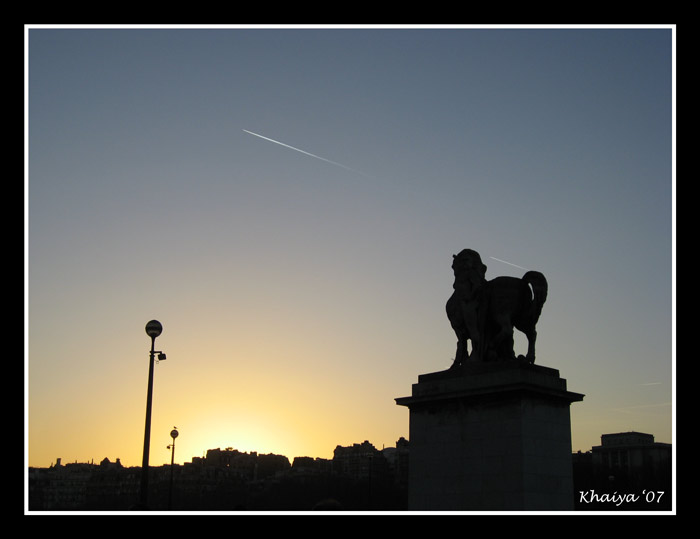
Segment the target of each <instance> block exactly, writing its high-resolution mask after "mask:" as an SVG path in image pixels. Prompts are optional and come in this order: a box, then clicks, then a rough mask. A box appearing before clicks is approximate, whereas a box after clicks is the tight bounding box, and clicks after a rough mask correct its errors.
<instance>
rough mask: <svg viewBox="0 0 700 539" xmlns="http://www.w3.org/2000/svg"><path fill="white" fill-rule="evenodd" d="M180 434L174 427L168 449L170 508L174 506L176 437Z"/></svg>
mask: <svg viewBox="0 0 700 539" xmlns="http://www.w3.org/2000/svg"><path fill="white" fill-rule="evenodd" d="M178 434H180V433H179V432H178V431H177V427H173V430H171V431H170V436H171V437H172V439H173V443H172V444H170V445H169V446H168V449H170V452H171V454H170V493H169V494H168V509H169V510H170V509H172V507H173V466H174V465H175V438H177V436H178Z"/></svg>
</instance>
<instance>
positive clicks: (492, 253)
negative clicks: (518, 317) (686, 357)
mask: <svg viewBox="0 0 700 539" xmlns="http://www.w3.org/2000/svg"><path fill="white" fill-rule="evenodd" d="M27 31H28V34H27V35H28V40H27V59H28V63H27V66H28V70H27V76H28V79H27V81H28V86H27V87H28V94H27V95H28V99H27V105H28V107H27V110H28V124H27V125H28V137H27V149H28V157H27V164H28V173H27V194H28V218H27V225H28V241H27V251H26V253H27V261H28V271H27V274H26V275H27V289H28V293H27V296H26V301H27V307H28V315H27V318H26V329H27V331H26V339H27V350H28V352H27V353H26V355H25V362H26V375H27V384H26V387H27V390H28V397H27V442H28V451H27V458H28V464H29V465H30V466H38V467H48V466H50V465H51V464H52V463H54V462H55V461H56V459H57V458H61V459H62V460H63V462H74V461H78V462H89V461H92V460H94V461H95V462H99V461H100V460H102V459H103V458H105V457H107V458H109V459H110V460H111V461H114V460H115V459H116V458H120V459H121V462H122V463H123V464H124V465H126V466H140V465H141V457H142V450H143V433H144V418H145V404H146V390H147V379H148V351H149V349H150V339H149V338H148V336H147V335H146V333H145V330H144V327H145V325H146V323H147V322H148V321H149V320H151V319H157V320H159V321H160V322H161V323H162V324H163V328H164V329H163V333H162V335H161V336H160V337H159V338H158V339H157V340H156V348H157V349H160V350H163V351H164V352H165V353H166V354H167V358H168V359H167V360H165V361H162V362H160V363H158V364H157V365H156V366H155V380H154V404H153V425H152V433H151V458H150V463H151V464H152V465H160V464H164V463H169V462H170V451H169V450H168V449H167V447H166V446H167V445H168V444H169V443H170V442H171V438H170V435H169V433H170V431H171V429H172V428H173V426H177V428H178V429H179V431H180V437H179V438H178V439H177V449H176V454H175V461H176V462H178V463H182V462H189V461H191V459H192V457H197V456H202V455H203V454H204V453H205V452H206V451H207V450H208V449H213V448H219V447H220V448H225V447H234V448H236V449H239V450H241V451H258V452H260V453H270V452H271V453H278V454H283V455H286V456H287V457H288V458H289V459H290V461H291V460H292V459H293V458H294V457H295V456H311V457H323V458H332V456H333V450H334V448H335V447H336V445H338V444H340V445H351V444H353V443H360V442H362V441H364V440H369V441H370V442H371V443H373V444H374V445H375V446H376V447H378V448H381V447H382V446H387V447H389V446H393V445H394V444H395V442H396V440H397V439H398V438H400V437H401V436H404V437H406V438H408V437H409V431H408V419H409V413H408V409H407V408H405V407H401V406H397V405H396V403H395V402H394V399H395V398H397V397H404V396H408V395H410V392H411V384H413V383H415V382H417V378H418V375H420V374H423V373H428V372H434V371H439V370H443V369H446V368H448V367H449V366H450V364H451V362H452V358H453V357H454V353H455V345H456V337H455V335H454V333H453V332H452V329H451V328H450V324H449V321H448V320H447V317H446V315H445V308H444V307H445V302H446V301H447V299H448V298H449V296H450V294H451V293H452V282H453V275H452V270H451V267H450V264H451V262H452V254H453V253H457V252H459V251H460V250H461V249H463V248H472V249H475V250H477V251H479V252H480V253H481V256H482V259H483V261H484V263H485V264H486V265H487V266H488V270H487V273H486V276H487V278H489V279H492V278H494V277H497V276H499V275H513V276H518V277H519V276H522V274H523V273H524V271H523V270H522V269H520V268H519V267H515V266H514V265H511V264H515V265H516V266H520V267H522V268H527V269H537V270H539V271H542V272H543V273H544V274H545V275H546V277H547V279H548V281H549V296H548V299H547V303H546V304H545V306H544V310H543V313H542V316H541V318H540V322H539V324H538V343H537V363H538V364H541V365H545V366H547V367H551V368H555V369H558V370H559V372H560V375H561V376H562V377H563V378H565V379H567V381H568V387H569V389H570V390H571V391H575V392H579V393H584V394H585V395H586V397H585V399H584V401H583V402H579V403H574V404H573V405H572V408H571V417H572V445H573V449H574V450H579V449H580V450H584V451H585V450H589V449H590V448H591V447H592V446H593V445H598V444H599V443H600V435H601V434H603V433H611V432H622V431H630V430H636V431H641V432H647V433H651V434H653V435H654V436H655V437H656V440H657V441H661V442H672V441H673V416H672V412H673V408H672V403H673V402H674V392H673V388H674V375H673V372H674V371H673V365H674V358H675V354H674V346H675V344H674V343H675V340H674V330H673V327H674V326H673V320H674V316H673V313H674V309H675V307H674V305H675V304H674V302H673V298H674V288H673V284H674V271H675V270H674V267H675V266H674V260H675V258H674V245H675V243H674V222H675V221H674V182H675V175H674V122H673V120H674V108H673V103H674V86H673V85H674V77H673V73H674V65H675V64H674V60H673V52H674V47H673V44H674V34H673V31H674V29H673V28H672V27H655V28H643V29H640V28H633V29H628V28H625V29H620V28H603V29H570V28H560V29H557V28H546V29H511V28H509V29H485V28H481V29H470V28H449V29H447V28H412V29H406V28H384V29H360V28H351V29H339V28H326V29H301V28H297V29H283V28H265V29H260V28H226V29H220V28H197V29H195V28H187V29H182V28H175V29H167V28H150V29H149V28H138V29H104V28H94V29H89V28H78V29H76V28H48V27H29V28H28V29H27ZM250 132H252V133H256V134H259V135H262V136H264V137H268V138H269V139H272V140H275V141H279V142H281V143H284V144H286V145H289V146H292V147H293V148H298V149H301V150H303V151H305V152H308V153H309V154H313V156H312V155H308V154H304V153H301V152H299V151H295V150H294V149H291V148H289V147H285V146H282V145H280V144H275V143H273V142H271V141H268V140H265V139H263V138H260V137H257V136H253V135H252V134H251V133H250ZM314 156H317V157H320V158H321V159H319V158H316V157H314ZM506 262H509V263H510V264H508V263H506ZM516 342H517V346H518V348H517V349H516V351H517V352H524V341H523V340H522V339H521V338H520V337H518V340H517V341H516Z"/></svg>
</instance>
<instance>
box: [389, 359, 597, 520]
mask: <svg viewBox="0 0 700 539" xmlns="http://www.w3.org/2000/svg"><path fill="white" fill-rule="evenodd" d="M580 400H583V395H581V394H578V393H572V392H570V391H567V389H566V380H564V379H562V378H560V377H559V372H558V371H557V370H555V369H550V368H547V367H542V366H539V365H530V364H526V363H522V362H503V363H474V364H467V365H466V366H465V367H463V368H460V369H455V370H447V371H442V372H436V373H431V374H424V375H421V376H419V377H418V383H417V384H414V385H413V391H412V395H411V396H410V397H403V398H398V399H396V402H397V404H399V405H401V406H407V407H408V408H409V411H410V421H409V429H410V431H409V441H410V457H409V486H408V488H409V496H408V498H409V499H408V509H409V510H412V511H422V510H436V511H527V510H537V511H552V510H564V511H565V510H573V508H574V506H573V500H574V492H573V482H572V462H571V421H570V415H569V407H570V405H571V403H572V402H575V401H580Z"/></svg>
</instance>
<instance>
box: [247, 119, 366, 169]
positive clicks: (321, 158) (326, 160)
mask: <svg viewBox="0 0 700 539" xmlns="http://www.w3.org/2000/svg"><path fill="white" fill-rule="evenodd" d="M243 131H245V132H246V133H248V134H249V135H254V136H256V137H260V138H261V139H265V140H269V141H270V142H274V143H275V144H279V145H280V146H284V147H285V148H289V149H290V150H295V151H297V152H301V153H303V154H305V155H308V156H310V157H315V158H316V159H320V160H321V161H325V162H326V163H330V164H331V165H336V166H338V167H341V168H344V169H345V170H349V171H351V172H355V173H357V174H361V175H362V176H367V175H366V174H364V173H363V172H360V171H359V170H355V169H354V168H350V167H346V166H345V165H343V164H341V163H336V162H335V161H331V160H330V159H326V158H325V157H320V156H318V155H314V154H312V153H309V152H305V151H304V150H300V149H299V148H295V147H294V146H290V145H289V144H285V143H284V142H280V141H278V140H274V139H271V138H268V137H263V136H262V135H258V134H257V133H253V132H252V131H248V130H247V129H244V130H243Z"/></svg>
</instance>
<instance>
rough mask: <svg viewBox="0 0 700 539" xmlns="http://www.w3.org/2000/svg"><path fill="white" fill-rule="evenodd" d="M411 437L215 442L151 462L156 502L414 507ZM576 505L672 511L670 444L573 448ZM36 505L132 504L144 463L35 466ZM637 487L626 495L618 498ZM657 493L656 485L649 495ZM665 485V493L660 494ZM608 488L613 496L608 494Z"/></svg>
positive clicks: (621, 442)
mask: <svg viewBox="0 0 700 539" xmlns="http://www.w3.org/2000/svg"><path fill="white" fill-rule="evenodd" d="M409 452H410V443H409V441H408V440H406V439H405V438H400V439H399V440H397V442H396V445H395V447H387V448H382V449H381V450H380V449H377V448H376V447H375V446H374V445H372V444H371V443H370V442H369V441H367V440H365V441H364V442H362V443H355V444H353V445H351V446H340V445H338V446H336V448H335V450H334V452H333V458H332V459H323V458H312V457H307V456H299V457H294V459H293V461H292V463H290V462H289V459H288V458H287V457H286V456H283V455H277V454H258V453H257V452H249V453H245V452H241V451H238V450H236V449H233V448H231V447H227V448H225V449H220V448H219V449H209V450H208V451H207V452H206V454H205V456H204V457H194V458H193V459H192V461H191V462H186V463H184V464H182V465H179V464H176V465H175V466H174V467H173V468H172V470H171V467H170V466H169V465H164V466H154V467H151V468H150V481H149V509H152V510H167V509H168V501H169V499H170V498H169V496H170V474H171V471H172V474H173V487H172V488H173V491H172V509H173V510H175V511H178V510H179V511H198V510H202V511H236V510H249V511H257V510H260V511H288V510H302V511H308V510H313V509H318V510H322V509H330V510H346V511H358V510H362V511H364V510H385V511H386V510H391V511H394V510H398V511H400V510H405V509H406V508H407V494H408V456H409ZM572 457H573V458H572V462H573V479H574V501H575V509H576V510H585V511H601V510H603V511H605V510H611V511H620V510H640V511H667V510H670V509H671V507H672V496H671V488H672V482H671V481H672V467H671V464H672V463H671V444H666V443H659V442H655V441H654V437H653V435H651V434H645V433H640V432H623V433H614V434H603V435H602V436H601V445H599V446H594V447H592V448H591V450H590V451H586V452H581V451H579V452H576V453H574V454H573V455H572ZM28 478H29V484H28V487H29V492H28V495H29V496H28V497H29V510H30V511H71V510H72V511H93V510H94V511H130V510H132V509H134V504H135V503H136V502H137V501H138V499H139V493H140V481H141V468H140V467H124V466H123V465H122V464H121V462H120V461H119V459H116V461H115V462H111V461H110V460H109V459H108V458H105V459H103V460H102V461H101V462H100V463H99V464H94V463H78V462H75V463H68V464H63V463H62V462H61V459H57V460H56V463H55V464H54V465H52V466H51V467H49V468H29V470H28ZM613 493H616V494H617V495H618V496H620V495H623V494H625V495H627V494H633V495H635V496H636V497H637V498H636V499H634V500H633V499H632V498H631V497H628V498H626V499H625V500H624V501H623V502H619V499H612V498H611V497H610V495H612V494H613ZM650 493H651V494H650ZM659 493H662V494H659ZM606 494H608V495H609V496H607V497H606V496H605V495H606Z"/></svg>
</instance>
